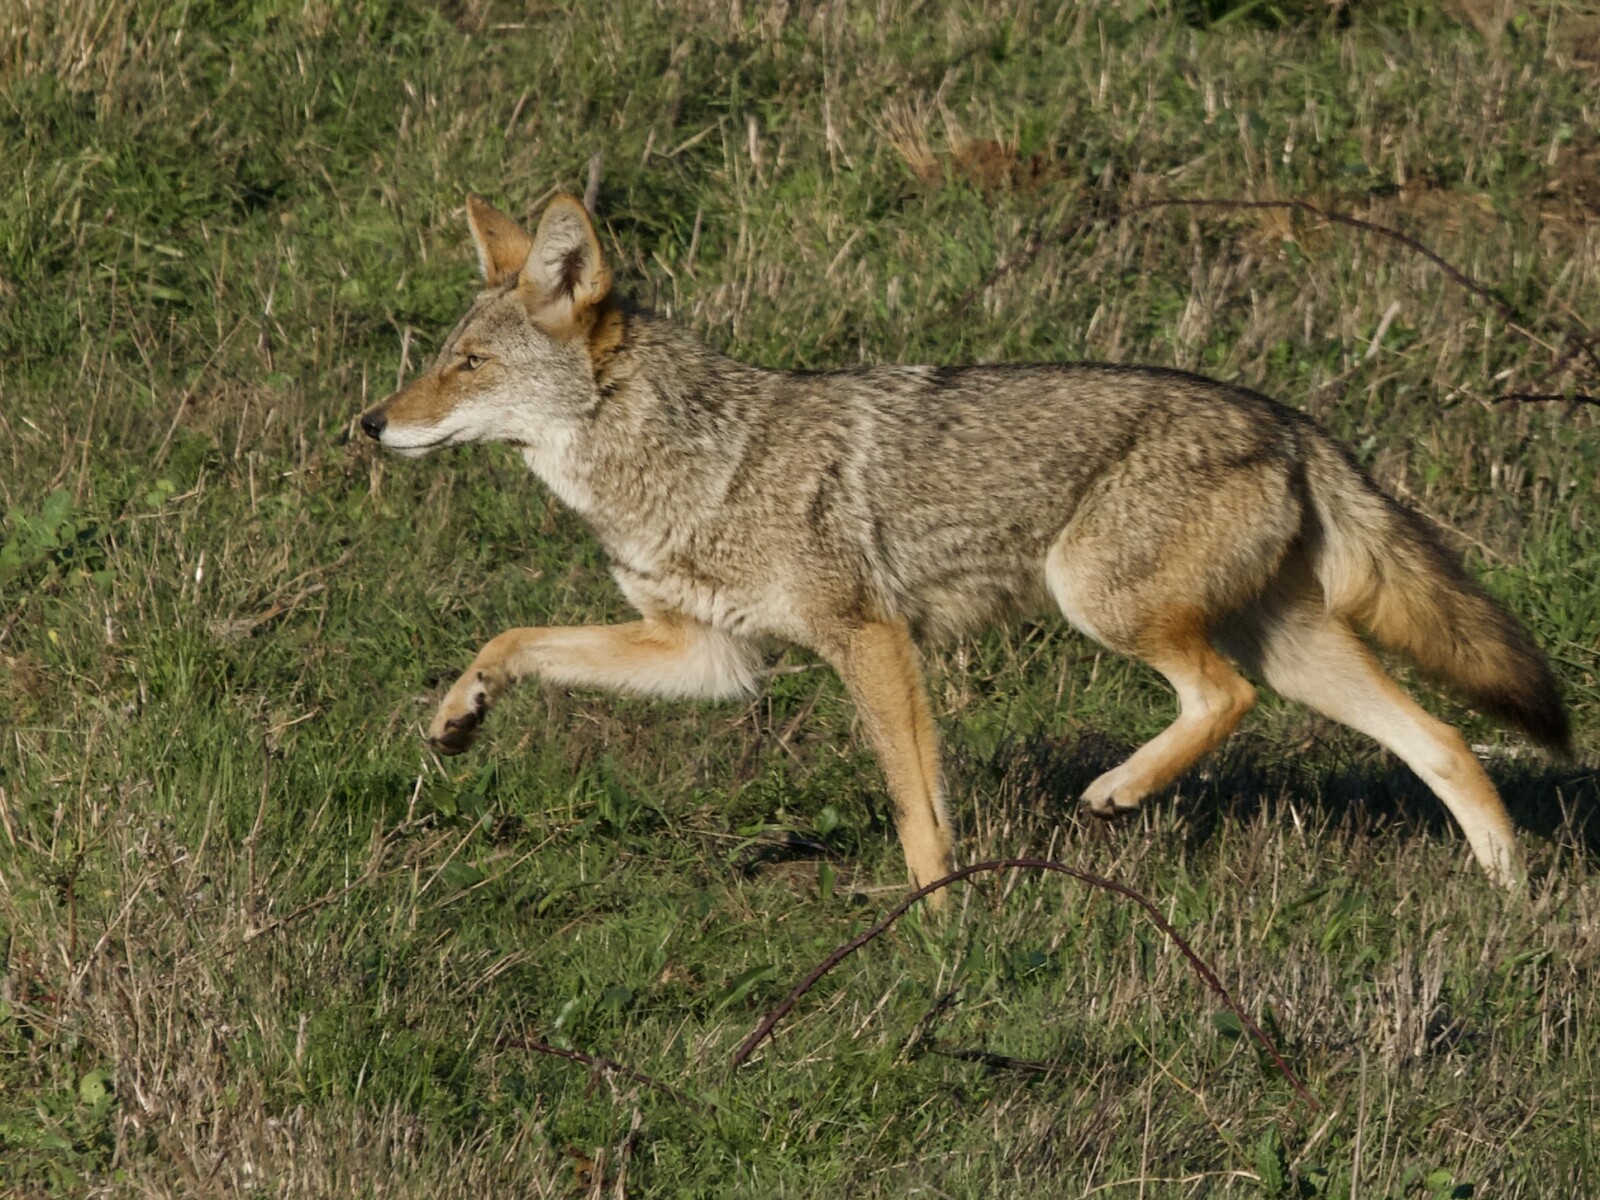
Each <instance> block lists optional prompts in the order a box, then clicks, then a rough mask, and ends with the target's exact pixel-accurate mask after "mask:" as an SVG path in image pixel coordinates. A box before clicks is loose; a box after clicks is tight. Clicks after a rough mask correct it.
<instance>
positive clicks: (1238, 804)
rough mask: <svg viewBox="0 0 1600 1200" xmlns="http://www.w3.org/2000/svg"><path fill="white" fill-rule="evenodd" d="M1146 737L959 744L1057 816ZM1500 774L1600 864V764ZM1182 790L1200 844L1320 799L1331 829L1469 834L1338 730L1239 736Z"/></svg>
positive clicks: (1029, 817) (1505, 786) (1546, 834)
mask: <svg viewBox="0 0 1600 1200" xmlns="http://www.w3.org/2000/svg"><path fill="white" fill-rule="evenodd" d="M1135 748H1136V747H1135V745H1134V744H1133V743H1131V742H1129V741H1126V740H1125V739H1121V738H1117V737H1114V736H1110V735H1107V734H1105V733H1103V732H1100V731H1096V730H1085V731H1083V732H1081V733H1078V734H1076V735H1073V736H1070V737H1047V736H1042V735H1040V736H1034V737H1029V738H1024V739H1021V740H1018V741H1014V742H1010V743H1007V744H1006V745H1003V746H1002V747H1000V749H999V750H998V751H996V752H995V753H994V754H992V755H989V756H987V757H985V758H981V759H979V758H975V757H972V756H968V755H965V754H963V753H960V752H958V753H957V754H956V756H955V762H954V768H955V771H956V772H957V773H958V774H959V775H967V776H968V777H969V778H970V777H977V778H980V779H986V780H987V781H988V782H989V784H990V786H993V787H995V788H997V789H998V792H999V798H1000V800H1001V802H1002V804H1004V805H1005V807H1006V808H1007V809H1013V808H1015V809H1016V810H1018V811H1017V813H1016V815H1017V816H1018V817H1020V818H1021V819H1022V820H1024V821H1029V822H1042V823H1044V824H1046V825H1051V824H1057V823H1061V822H1070V821H1071V820H1074V819H1076V818H1077V816H1078V811H1079V810H1078V797H1079V796H1080V795H1081V794H1082V792H1083V790H1084V789H1085V788H1086V787H1088V785H1089V784H1090V783H1091V782H1092V781H1093V780H1094V779H1095V778H1096V777H1098V776H1099V775H1100V774H1102V773H1103V772H1105V771H1108V770H1110V769H1111V768H1112V767H1114V766H1116V765H1117V764H1119V763H1121V762H1122V761H1124V760H1125V759H1126V758H1127V757H1128V755H1129V754H1131V753H1132V752H1133V751H1134V749H1135ZM1486 765H1487V769H1488V771H1489V776H1490V778H1491V779H1493V781H1494V784H1495V786H1496V787H1497V788H1498V789H1499V790H1500V794H1501V796H1502V797H1503V798H1504V800H1505V803H1506V808H1507V810H1508V811H1509V812H1510V814H1511V819H1512V821H1513V823H1514V824H1515V825H1516V827H1517V828H1518V829H1519V830H1522V831H1523V832H1525V833H1528V834H1532V835H1534V836H1536V837H1539V838H1542V839H1545V840H1547V841H1554V842H1557V843H1559V844H1560V845H1562V846H1564V847H1567V848H1570V849H1571V850H1573V851H1575V852H1577V853H1578V854H1579V855H1581V856H1582V857H1583V858H1584V859H1585V860H1586V861H1587V862H1588V863H1589V864H1591V865H1592V866H1595V867H1597V868H1600V769H1597V768H1596V767H1594V766H1591V765H1572V764H1556V763H1551V762H1550V761H1549V760H1547V759H1543V758H1538V757H1529V758H1528V759H1525V760H1520V761H1512V760H1507V759H1503V758H1502V759H1492V760H1490V761H1489V762H1488V763H1487V764H1486ZM1174 791H1176V800H1175V803H1176V804H1177V806H1178V807H1179V809H1180V811H1181V812H1182V814H1183V817H1184V821H1185V824H1186V827H1187V832H1186V837H1185V841H1186V842H1187V844H1188V846H1189V847H1190V848H1191V849H1198V848H1200V847H1203V846H1205V845H1206V844H1207V843H1208V842H1210V841H1211V840H1212V839H1213V838H1214V837H1215V836H1216V834H1217V832H1218V830H1219V829H1220V827H1221V825H1222V823H1223V822H1225V821H1232V822H1239V823H1243V822H1247V821H1249V820H1250V819H1252V818H1254V817H1256V816H1257V815H1259V814H1261V813H1263V812H1265V813H1267V814H1269V815H1274V814H1277V813H1278V812H1279V811H1280V810H1282V809H1284V808H1286V807H1287V806H1288V805H1291V804H1293V805H1296V806H1300V807H1301V808H1302V809H1304V808H1305V807H1307V806H1309V807H1310V808H1311V809H1312V810H1313V811H1315V812H1318V813H1320V814H1322V815H1323V816H1324V817H1325V818H1326V819H1327V824H1328V827H1329V829H1330V830H1335V831H1345V832H1349V833H1352V834H1358V835H1361V836H1368V835H1370V834H1372V833H1373V832H1374V831H1376V830H1380V829H1382V828H1385V827H1387V826H1391V825H1398V826H1399V827H1400V828H1402V829H1407V830H1416V831H1420V832H1424V833H1427V834H1430V835H1439V836H1450V835H1452V834H1459V830H1458V828H1457V826H1456V825H1455V822H1454V821H1453V820H1452V819H1451V817H1450V814H1449V812H1448V811H1447V810H1446V809H1445V807H1444V805H1443V804H1441V803H1440V802H1439V800H1438V798H1437V797H1435V796H1434V795H1433V793H1432V792H1431V791H1429V790H1428V788H1427V787H1426V785H1424V784H1423V783H1422V781H1421V780H1419V779H1418V778H1417V777H1416V776H1415V775H1414V774H1412V773H1411V771H1410V770H1409V769H1408V768H1406V767H1405V766H1404V765H1403V764H1401V763H1400V762H1398V761H1397V760H1395V759H1394V758H1393V757H1391V756H1389V755H1387V754H1385V753H1384V752H1383V751H1381V750H1379V749H1377V748H1375V747H1368V746H1366V745H1364V744H1362V743H1361V742H1360V741H1359V740H1358V739H1356V738H1355V737H1353V736H1349V737H1347V736H1345V735H1343V734H1342V733H1336V734H1335V735H1334V736H1333V737H1332V738H1330V739H1328V740H1326V741H1322V740H1319V741H1316V742H1314V743H1312V744H1310V745H1307V746H1305V747H1303V748H1297V749H1296V751H1295V752H1294V753H1292V754H1289V755H1286V754H1285V753H1284V750H1283V747H1282V746H1281V745H1280V744H1278V743H1276V742H1273V741H1270V740H1268V739H1267V738H1265V737H1262V736H1259V735H1256V736H1251V735H1249V734H1242V735H1238V736H1236V737H1235V738H1233V739H1232V740H1231V741H1230V742H1229V743H1228V744H1227V745H1226V746H1224V747H1223V748H1222V749H1221V750H1219V751H1217V752H1216V753H1214V754H1212V755H1210V756H1208V757H1207V758H1205V759H1202V760H1201V762H1200V764H1199V765H1198V766H1197V767H1195V768H1194V769H1193V770H1191V771H1189V772H1188V773H1187V774H1185V775H1184V776H1183V777H1182V778H1180V779H1179V780H1178V782H1177V784H1176V785H1175V789H1174V788H1169V789H1167V791H1166V792H1164V793H1159V794H1158V795H1157V796H1156V797H1155V803H1157V804H1160V803H1163V802H1165V801H1166V800H1167V799H1168V798H1171V797H1172V796H1173V794H1174Z"/></svg>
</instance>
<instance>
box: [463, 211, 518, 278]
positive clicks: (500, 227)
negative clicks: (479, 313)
mask: <svg viewBox="0 0 1600 1200" xmlns="http://www.w3.org/2000/svg"><path fill="white" fill-rule="evenodd" d="M467 225H468V227H469V228H471V230H472V240H473V241H474V242H476V243H477V244H478V265H479V266H480V267H481V268H482V269H483V281H484V282H485V283H486V284H488V285H489V286H490V287H499V286H500V285H501V284H502V283H509V282H510V281H511V280H513V279H515V278H516V277H517V275H518V273H519V272H520V271H521V270H522V267H523V264H524V263H526V262H527V261H528V253H529V252H530V251H531V250H532V249H533V239H532V238H531V237H529V236H528V235H527V234H526V233H524V232H523V231H522V228H521V226H519V225H518V224H517V223H516V222H515V221H513V220H512V219H511V218H510V217H508V216H506V215H505V213H503V212H501V211H500V210H499V209H497V208H496V207H495V206H494V205H492V204H490V203H489V202H488V201H487V200H483V199H480V198H479V197H477V196H474V195H472V194H470V193H468V195H467Z"/></svg>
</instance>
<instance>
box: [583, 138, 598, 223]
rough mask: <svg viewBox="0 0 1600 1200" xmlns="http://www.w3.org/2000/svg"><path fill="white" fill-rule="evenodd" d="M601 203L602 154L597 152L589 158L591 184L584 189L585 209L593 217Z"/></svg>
mask: <svg viewBox="0 0 1600 1200" xmlns="http://www.w3.org/2000/svg"><path fill="white" fill-rule="evenodd" d="M599 203H600V152H599V151H598V150H596V151H595V152H594V153H593V154H591V155H590V156H589V182H588V183H587V184H586V185H585V187H584V189H583V207H584V211H585V212H587V213H588V214H589V215H590V216H591V217H592V216H594V207H595V205H597V204H599Z"/></svg>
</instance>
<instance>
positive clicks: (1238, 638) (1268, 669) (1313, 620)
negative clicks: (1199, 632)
mask: <svg viewBox="0 0 1600 1200" xmlns="http://www.w3.org/2000/svg"><path fill="white" fill-rule="evenodd" d="M1218 643H1219V644H1220V645H1222V646H1223V647H1224V648H1225V649H1227V650H1228V651H1229V653H1231V654H1234V655H1235V656H1236V657H1237V658H1238V659H1239V661H1240V662H1241V663H1242V664H1244V667H1245V669H1246V670H1249V671H1252V672H1259V673H1260V675H1261V677H1262V678H1263V679H1265V680H1266V682H1267V684H1268V686H1270V687H1271V688H1272V689H1273V690H1274V691H1276V692H1277V693H1278V694H1279V695H1281V696H1283V697H1285V698H1286V699H1289V700H1298V701H1299V702H1300V703H1302V704H1304V705H1307V706H1308V707H1310V708H1313V709H1315V710H1316V711H1318V712H1320V713H1322V714H1324V715H1325V716H1329V717H1332V718H1333V719H1334V720H1335V721H1339V722H1342V723H1343V724H1345V725H1348V726H1350V727H1351V728H1352V729H1358V730H1360V731H1361V732H1362V733H1364V734H1366V735H1367V736H1368V737H1370V738H1372V739H1373V740H1374V741H1376V742H1378V743H1380V744H1381V745H1383V746H1385V747H1387V748H1388V749H1389V750H1391V751H1392V752H1393V753H1394V754H1395V755H1396V756H1397V757H1398V758H1399V759H1400V760H1401V761H1402V762H1404V763H1405V764H1406V765H1407V766H1408V767H1410V768H1411V769H1412V770H1413V771H1415V772H1416V773H1417V775H1418V777H1419V778H1421V780H1422V782H1423V783H1425V784H1427V785H1428V787H1429V788H1430V789H1431V790H1432V791H1433V794H1434V795H1435V796H1437V797H1438V798H1439V799H1440V800H1441V801H1443V802H1444V805H1445V807H1446V808H1448V809H1449V810H1450V814H1451V815H1452V816H1453V817H1455V819H1456V823H1457V824H1459V825H1460V826H1461V831H1462V832H1463V833H1465V834H1466V836H1467V844H1468V845H1470V846H1471V847H1472V853H1473V855H1474V856H1475V857H1476V858H1477V860H1478V863H1479V865H1481V866H1482V867H1483V869H1484V871H1485V873H1487V874H1488V876H1489V878H1490V879H1492V880H1494V881H1495V882H1496V883H1498V884H1499V885H1500V886H1501V887H1504V888H1506V889H1508V890H1511V891H1516V890H1519V889H1520V888H1521V887H1522V886H1523V885H1524V882H1525V880H1526V872H1525V870H1524V868H1523V865H1522V857H1521V855H1520V854H1519V853H1518V852H1517V843H1516V838H1515V835H1514V834H1513V832H1512V827H1511V818H1510V817H1509V816H1508V815H1507V813H1506V808H1505V805H1504V804H1503V803H1502V802H1501V800H1500V793H1499V792H1497V791H1496V790H1495V786H1494V784H1493V783H1492V782H1490V780H1489V776H1488V774H1487V773H1486V772H1485V771H1484V769H1483V764H1482V763H1480V762H1479V761H1478V759H1477V756H1476V755H1474V754H1473V753H1472V750H1471V749H1470V748H1469V747H1468V745H1467V743H1466V739H1464V738H1463V737H1462V736H1461V734H1460V733H1458V732H1457V731H1456V730H1455V729H1454V728H1453V727H1451V726H1449V725H1447V724H1445V723H1444V722H1443V721H1441V720H1439V719H1438V718H1437V717H1434V716H1432V715H1431V714H1429V713H1428V712H1427V711H1426V710H1424V709H1423V707H1422V706H1421V705H1420V704H1418V703H1417V702H1416V701H1415V700H1413V699H1412V698H1411V697H1410V696H1408V695H1406V694H1405V692H1403V691H1401V690H1400V686H1399V685H1398V684H1396V683H1395V681H1394V680H1393V679H1391V678H1390V677H1389V675H1388V673H1387V672H1386V671H1384V669H1383V667H1382V666H1381V665H1380V664H1379V662H1378V660H1377V658H1375V657H1374V656H1373V653H1372V651H1371V650H1369V649H1367V647H1366V644H1365V643H1364V642H1362V640H1361V639H1360V638H1359V637H1357V636H1356V633H1355V631H1354V630H1353V629H1351V628H1350V626H1349V625H1348V624H1346V623H1345V622H1344V621H1343V620H1341V619H1340V618H1339V617H1337V616H1334V615H1332V614H1330V613H1329V612H1328V611H1327V609H1326V607H1325V605H1324V603H1323V599H1322V593H1321V592H1320V590H1318V589H1317V588H1316V585H1315V584H1313V583H1310V582H1308V581H1301V582H1300V584H1299V585H1298V586H1296V585H1294V584H1292V583H1288V582H1286V583H1285V584H1283V585H1282V586H1281V587H1280V588H1278V589H1275V591H1274V592H1273V593H1271V594H1269V595H1268V596H1266V597H1264V598H1263V600H1262V602H1261V604H1260V605H1258V606H1256V607H1254V608H1252V609H1249V610H1246V611H1244V612H1241V613H1239V614H1238V615H1237V616H1235V617H1234V618H1232V619H1231V620H1229V621H1227V622H1225V623H1224V624H1223V626H1222V627H1221V628H1220V629H1219V631H1218Z"/></svg>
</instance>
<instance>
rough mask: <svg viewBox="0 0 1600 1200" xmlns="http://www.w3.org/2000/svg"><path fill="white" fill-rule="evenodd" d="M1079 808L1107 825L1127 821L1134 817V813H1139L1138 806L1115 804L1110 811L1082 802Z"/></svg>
mask: <svg viewBox="0 0 1600 1200" xmlns="http://www.w3.org/2000/svg"><path fill="white" fill-rule="evenodd" d="M1078 807H1079V808H1080V809H1082V810H1083V811H1084V812H1086V813H1088V814H1089V815H1090V816H1091V817H1093V818H1094V819H1095V820H1097V821H1104V822H1105V823H1106V824H1107V825H1111V824H1114V823H1116V822H1118V821H1126V820H1127V819H1128V818H1129V817H1131V816H1133V814H1134V813H1136V812H1138V811H1139V806H1138V805H1137V804H1130V805H1128V806H1126V807H1124V806H1122V805H1120V804H1113V805H1112V806H1111V808H1110V809H1109V810H1108V809H1103V808H1094V807H1093V806H1091V805H1090V804H1089V803H1088V802H1087V801H1081V802H1079V804H1078Z"/></svg>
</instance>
